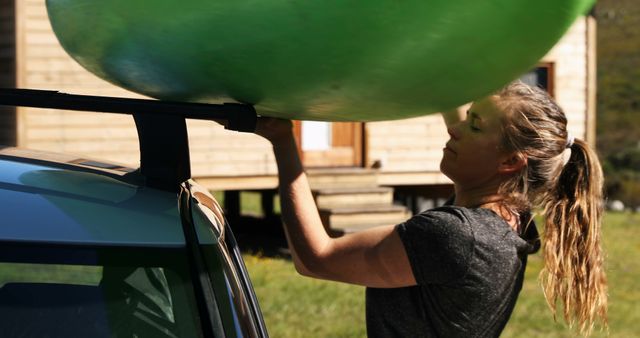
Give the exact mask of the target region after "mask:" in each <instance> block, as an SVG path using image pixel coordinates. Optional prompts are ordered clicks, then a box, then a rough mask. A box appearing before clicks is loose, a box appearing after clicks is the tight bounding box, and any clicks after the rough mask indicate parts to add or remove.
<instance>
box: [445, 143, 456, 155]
mask: <svg viewBox="0 0 640 338" xmlns="http://www.w3.org/2000/svg"><path fill="white" fill-rule="evenodd" d="M442 150H443V151H449V152H451V153H452V154H454V155H457V154H458V153H456V152H455V151H454V150H453V149H451V147H450V146H449V144H448V143H447V144H445V146H444V149H442Z"/></svg>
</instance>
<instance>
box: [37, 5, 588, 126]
mask: <svg viewBox="0 0 640 338" xmlns="http://www.w3.org/2000/svg"><path fill="white" fill-rule="evenodd" d="M593 3H594V0H403V1H398V0H181V1H177V0H153V1H149V0H47V8H48V11H49V17H50V20H51V24H52V26H53V29H54V31H55V33H56V35H57V37H58V39H59V40H60V43H61V44H62V46H63V47H64V48H65V50H66V51H67V52H68V53H69V54H70V55H71V56H72V57H73V58H74V59H75V60H77V61H78V62H79V63H80V64H81V65H82V66H84V67H85V68H86V69H88V70H89V71H91V72H92V73H94V74H96V75H98V76H99V77H101V78H103V79H105V80H107V81H110V82H111V83H114V84H116V85H118V86H120V87H123V88H126V89H128V90H131V91H134V92H137V93H141V94H144V95H148V96H151V97H155V98H158V99H164V100H180V101H192V102H210V103H217V102H222V101H225V102H229V101H237V102H242V103H249V104H253V105H255V107H256V110H257V111H258V113H260V114H262V115H266V116H275V117H283V118H292V119H307V120H325V121H374V120H392V119H400V118H406V117H412V116H418V115H424V114H429V113H433V112H437V111H441V110H444V109H449V108H452V107H455V106H458V105H461V104H464V103H466V102H468V101H471V100H473V99H475V98H478V97H482V96H484V95H487V94H489V93H491V92H492V91H494V90H496V89H498V88H499V87H501V86H503V85H505V84H506V83H508V82H509V81H511V80H512V79H514V78H516V77H518V76H519V75H520V74H521V73H523V72H525V71H527V70H528V69H530V68H531V67H532V66H533V65H535V64H536V62H537V61H538V60H539V59H540V58H541V57H542V56H544V54H545V53H546V52H547V51H548V50H549V49H550V48H551V47H552V46H553V45H554V44H555V43H556V42H557V41H558V40H559V39H560V38H561V37H562V35H563V34H564V33H565V31H566V30H567V29H568V28H569V26H570V25H571V24H572V22H573V21H574V20H575V19H576V18H577V17H578V16H579V15H581V14H584V13H586V12H587V11H588V10H589V9H590V7H591V6H592V5H593Z"/></svg>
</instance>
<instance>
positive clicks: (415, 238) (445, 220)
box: [396, 207, 474, 285]
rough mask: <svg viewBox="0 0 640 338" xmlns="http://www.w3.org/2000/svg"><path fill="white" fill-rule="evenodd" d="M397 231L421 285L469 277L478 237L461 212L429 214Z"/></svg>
mask: <svg viewBox="0 0 640 338" xmlns="http://www.w3.org/2000/svg"><path fill="white" fill-rule="evenodd" d="M396 230H397V231H398V234H399V235H400V238H401V240H402V243H403V244H404V247H405V250H406V251H407V256H408V257H409V263H410V264H411V269H412V271H413V275H414V277H415V278H416V281H417V282H418V284H423V285H424V284H444V283H447V282H451V281H454V280H456V279H459V278H462V277H463V276H464V275H465V274H466V273H467V270H468V266H469V264H470V262H469V261H470V259H471V255H472V252H473V245H474V237H473V233H472V230H471V226H470V224H469V222H468V221H467V220H466V218H465V217H464V215H462V214H461V212H460V211H459V210H457V209H455V208H446V207H445V208H439V209H434V210H430V211H426V212H423V213H421V214H418V215H416V216H414V217H412V218H410V219H409V220H407V221H406V222H404V223H401V224H399V225H397V227H396Z"/></svg>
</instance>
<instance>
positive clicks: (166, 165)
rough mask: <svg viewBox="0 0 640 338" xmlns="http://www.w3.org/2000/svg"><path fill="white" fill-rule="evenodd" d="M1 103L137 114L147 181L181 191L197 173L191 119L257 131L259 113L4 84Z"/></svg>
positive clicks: (244, 107) (142, 169)
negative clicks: (188, 122) (192, 160)
mask: <svg viewBox="0 0 640 338" xmlns="http://www.w3.org/2000/svg"><path fill="white" fill-rule="evenodd" d="M0 105H8V106H23V107H34V108H52V109H65V110H79V111H89V112H99V113H116V114H128V115H133V117H134V121H135V123H136V129H137V131H138V140H139V142H140V173H141V174H142V175H143V176H144V178H145V185H147V186H149V187H153V188H158V189H163V190H169V191H176V192H177V191H179V185H180V183H182V182H184V181H185V180H187V179H189V178H190V177H191V164H190V159H189V142H188V138H187V127H186V122H185V119H187V118H190V119H201V120H215V121H217V122H220V123H223V124H224V125H225V128H226V129H229V130H235V131H243V132H252V131H254V129H255V126H256V121H257V114H256V111H255V109H254V107H253V106H251V105H246V104H239V103H224V104H206V103H189V102H172V101H158V100H151V99H131V98H121V97H107V96H89V95H75V94H66V93H61V92H58V91H52V90H35V89H16V88H0Z"/></svg>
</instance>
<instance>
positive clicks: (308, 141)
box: [294, 121, 362, 167]
mask: <svg viewBox="0 0 640 338" xmlns="http://www.w3.org/2000/svg"><path fill="white" fill-rule="evenodd" d="M294 131H295V134H296V138H297V141H298V145H299V146H300V153H301V154H300V155H301V158H302V163H303V164H304V165H305V167H360V166H362V123H360V122H316V121H295V122H294Z"/></svg>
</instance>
